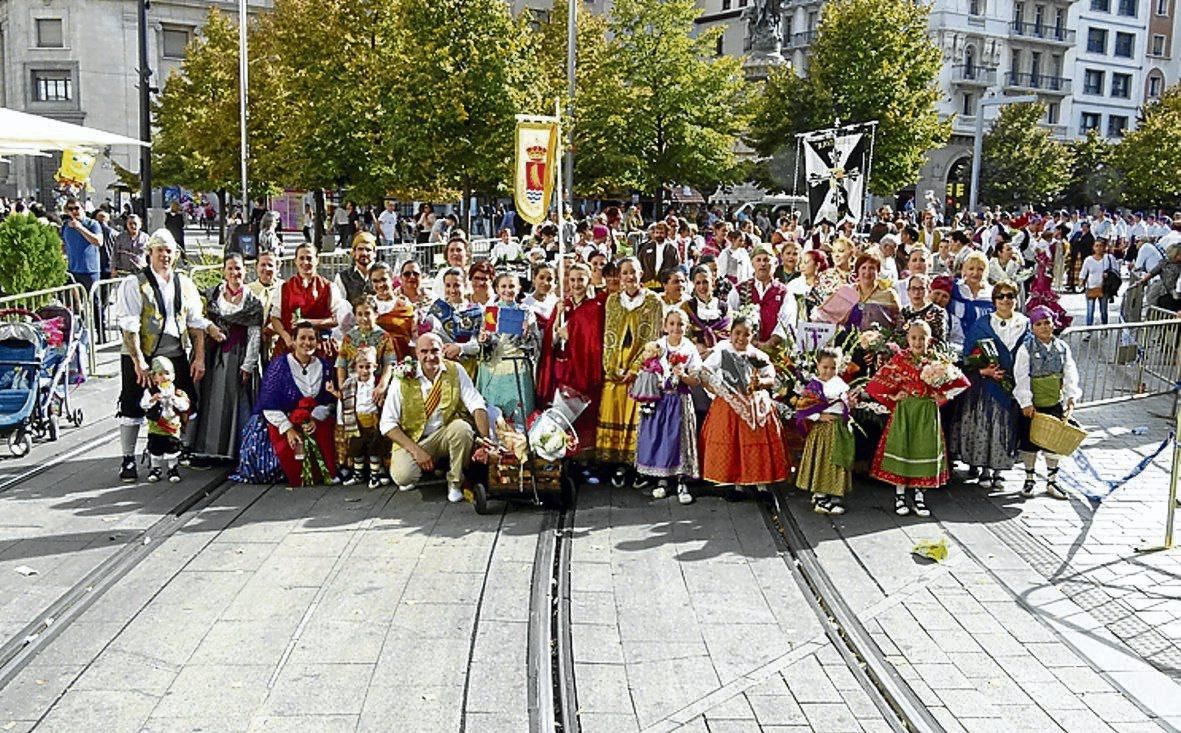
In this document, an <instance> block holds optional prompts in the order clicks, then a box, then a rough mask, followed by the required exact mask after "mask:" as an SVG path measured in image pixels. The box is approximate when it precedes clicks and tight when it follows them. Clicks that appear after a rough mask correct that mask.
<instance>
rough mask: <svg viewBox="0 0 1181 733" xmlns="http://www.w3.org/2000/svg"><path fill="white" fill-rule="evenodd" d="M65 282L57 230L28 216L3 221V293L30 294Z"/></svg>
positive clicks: (0, 236)
mask: <svg viewBox="0 0 1181 733" xmlns="http://www.w3.org/2000/svg"><path fill="white" fill-rule="evenodd" d="M65 281H66V259H65V258H64V257H62V240H61V235H60V234H59V233H58V230H57V228H56V227H54V226H53V225H51V224H45V223H43V222H41V221H39V220H38V219H37V218H36V217H35V216H33V215H32V214H27V213H26V214H9V215H8V216H7V217H5V219H4V220H3V221H0V292H2V293H6V294H9V295H12V294H15V293H27V292H31V291H33V290H43V289H45V288H55V287H57V286H59V285H61V284H62V283H64V282H65Z"/></svg>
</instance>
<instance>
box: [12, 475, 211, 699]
mask: <svg viewBox="0 0 1181 733" xmlns="http://www.w3.org/2000/svg"><path fill="white" fill-rule="evenodd" d="M231 486H233V482H231V481H230V480H229V479H228V478H227V477H226V474H225V473H220V474H218V475H217V476H215V477H213V478H211V479H210V480H208V481H206V482H204V483H203V484H202V485H201V487H200V488H199V489H197V490H196V491H194V492H193V493H192V494H190V495H188V496H186V497H185V498H184V500H182V501H181V502H180V503H179V504H177V505H176V506H175V507H174V508H173V509H171V510H170V511H169V512H168V513H167V514H165V515H164V516H163V517H161V518H160V519H159V520H157V521H156V522H155V523H153V524H152V526H150V527H148V528H147V529H146V530H144V531H143V532H141V533H139V534H138V535H136V536H135V538H134V539H133V540H131V541H130V542H128V543H127V544H125V545H124V546H123V547H121V548H119V549H118V550H117V551H116V552H115V553H114V554H112V555H111V556H110V557H108V558H107V559H106V560H104V561H103V562H101V563H100V564H99V565H98V566H97V567H96V568H94V569H93V570H91V571H90V572H89V573H87V574H86V576H85V577H83V578H82V579H81V580H79V581H78V582H77V583H75V584H74V585H73V586H71V587H70V589H69V590H67V591H66V592H65V593H63V594H62V595H61V596H59V597H58V598H57V600H55V601H54V602H53V603H51V604H50V605H49V606H48V607H47V608H46V609H45V610H44V611H42V612H41V613H40V614H38V616H37V618H36V619H35V620H34V621H32V622H30V623H29V624H28V625H26V626H25V627H24V628H23V629H21V630H20V631H19V632H17V634H16V635H15V636H13V637H12V638H10V639H8V640H7V641H5V642H4V644H3V645H0V689H3V688H4V687H5V686H6V685H8V683H9V682H11V681H12V679H13V678H14V677H15V676H16V675H17V674H19V673H20V671H21V670H23V669H24V668H25V667H27V666H28V665H29V664H30V663H31V662H32V661H33V659H34V658H35V657H36V656H37V654H39V653H40V652H41V650H42V649H44V648H45V647H46V645H48V644H49V643H50V642H51V641H53V640H54V639H55V638H57V636H58V635H60V634H61V633H62V632H63V631H64V630H65V629H66V628H67V627H68V626H69V625H70V624H71V623H72V622H73V621H75V620H77V618H78V617H79V616H81V615H82V613H84V612H85V611H86V610H87V609H88V608H90V606H92V605H93V604H94V602H95V601H97V600H98V599H99V598H101V597H102V596H103V594H104V593H106V592H107V591H108V590H110V589H111V588H112V587H113V586H114V585H115V584H116V583H117V582H119V581H120V580H121V579H122V578H123V577H124V576H126V575H127V573H129V572H131V570H132V569H134V568H135V567H136V566H137V565H139V564H140V563H141V562H143V561H144V559H146V558H147V557H148V555H150V554H152V552H154V551H155V549H156V548H157V547H159V546H160V545H162V544H163V543H164V541H165V540H167V539H168V538H169V537H171V536H172V535H174V534H176V533H177V532H178V531H179V530H180V529H181V528H182V527H184V526H185V525H186V524H188V523H189V521H190V520H192V519H193V517H195V516H197V514H199V513H200V512H201V511H202V510H204V509H205V508H206V507H208V506H209V505H210V504H212V503H213V502H214V501H216V500H217V499H218V498H219V497H220V496H221V495H222V494H224V493H225V492H226V491H228V490H229V488H230V487H231Z"/></svg>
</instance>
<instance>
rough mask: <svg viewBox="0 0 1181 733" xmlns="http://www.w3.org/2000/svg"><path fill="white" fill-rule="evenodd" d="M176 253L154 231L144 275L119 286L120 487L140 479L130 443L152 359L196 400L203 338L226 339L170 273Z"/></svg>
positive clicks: (188, 284)
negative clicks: (164, 360)
mask: <svg viewBox="0 0 1181 733" xmlns="http://www.w3.org/2000/svg"><path fill="white" fill-rule="evenodd" d="M179 252H180V248H179V247H177V245H176V240H174V239H173V238H172V234H171V233H170V232H169V231H168V230H167V229H160V230H157V231H156V233H155V234H153V235H152V236H151V238H150V239H149V240H148V265H149V266H148V267H147V268H146V269H145V270H144V271H143V272H140V273H137V274H135V275H128V276H127V277H126V278H125V279H124V280H123V283H122V284H121V285H120V286H119V299H118V302H117V303H116V306H115V312H116V314H117V316H118V319H119V330H120V331H121V333H122V336H123V348H122V356H121V357H120V362H121V363H120V371H121V373H122V389H121V391H120V393H119V411H118V413H117V416H118V418H119V439H120V443H121V444H122V448H123V461H122V466H121V468H120V471H119V478H120V479H121V480H122V481H125V482H130V483H134V482H135V481H136V480H137V479H138V478H139V477H138V474H137V472H136V468H135V444H136V441H137V440H138V439H139V428H140V425H142V424H143V421H144V409H143V408H142V407H141V406H140V400H141V399H142V398H143V393H144V389H146V388H147V387H148V385H149V384H150V380H151V374H150V367H149V365H150V364H151V361H152V359H153V358H155V357H157V356H165V357H168V358H169V359H171V360H172V364H173V366H174V367H175V369H176V387H177V389H179V390H183V391H184V393H185V394H188V395H195V394H196V389H195V388H194V384H195V383H196V382H199V381H201V378H202V377H203V376H204V375H205V336H206V334H208V335H209V336H210V338H212V339H213V340H214V341H218V342H220V341H224V340H225V334H223V333H222V332H221V330H220V329H219V328H218V327H217V326H216V325H215V324H214V323H213V322H212V321H209V320H208V319H206V318H205V317H204V316H203V315H202V311H203V310H204V306H203V305H202V303H201V294H200V293H199V292H198V291H197V286H196V285H194V284H193V281H192V280H190V279H189V276H188V275H185V274H184V273H181V272H177V271H176V270H175V269H174V267H173V266H174V265H175V263H176V258H177V256H178V254H179ZM190 347H191V351H192V354H191V356H192V359H191V360H190V358H189V357H190ZM197 422H198V421H197V415H195V414H192V415H190V416H189V427H188V428H186V431H185V433H186V434H185V435H184V436H183V437H182V444H183V446H184V448H183V449H182V455H184V454H186V453H187V452H188V448H189V447H190V446H191V445H192V443H193V436H192V435H191V434H190V431H191V430H192V429H193V427H194V426H196V425H197ZM182 460H183V459H182Z"/></svg>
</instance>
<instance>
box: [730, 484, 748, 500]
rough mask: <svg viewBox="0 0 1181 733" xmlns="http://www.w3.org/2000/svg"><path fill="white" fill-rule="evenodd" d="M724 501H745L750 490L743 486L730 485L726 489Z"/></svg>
mask: <svg viewBox="0 0 1181 733" xmlns="http://www.w3.org/2000/svg"><path fill="white" fill-rule="evenodd" d="M724 496H725V499H726V501H746V500H747V499H749V498H750V491H749V490H747V488H746V487H745V486H737V485H735V486H732V487H730V488H728V489H726V493H725V495H724Z"/></svg>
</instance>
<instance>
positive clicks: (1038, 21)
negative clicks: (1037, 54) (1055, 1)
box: [1033, 5, 1046, 36]
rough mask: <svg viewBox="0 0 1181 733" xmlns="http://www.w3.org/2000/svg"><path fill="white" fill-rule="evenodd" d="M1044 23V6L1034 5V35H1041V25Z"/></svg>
mask: <svg viewBox="0 0 1181 733" xmlns="http://www.w3.org/2000/svg"><path fill="white" fill-rule="evenodd" d="M1045 22H1046V6H1045V5H1035V6H1034V8H1033V32H1034V34H1035V35H1039V36H1040V35H1041V34H1042V24H1043V23H1045Z"/></svg>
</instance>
